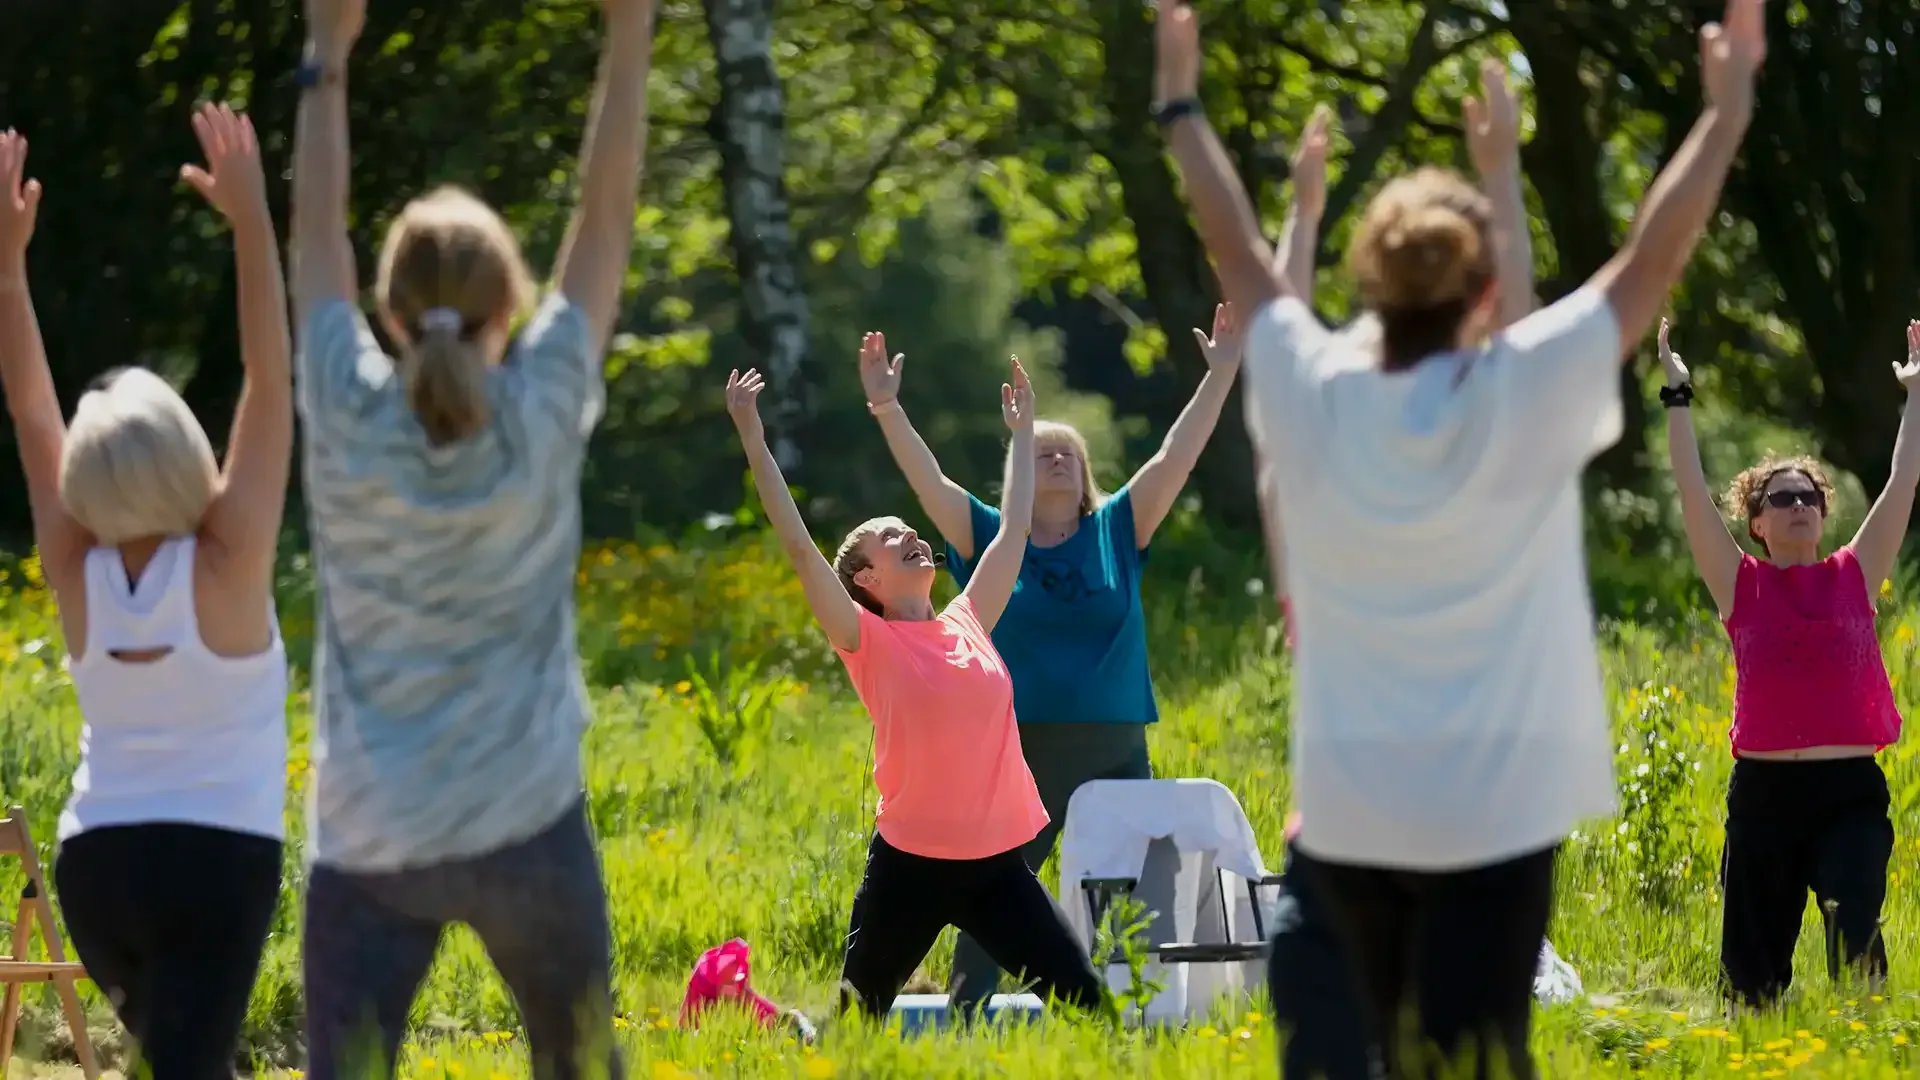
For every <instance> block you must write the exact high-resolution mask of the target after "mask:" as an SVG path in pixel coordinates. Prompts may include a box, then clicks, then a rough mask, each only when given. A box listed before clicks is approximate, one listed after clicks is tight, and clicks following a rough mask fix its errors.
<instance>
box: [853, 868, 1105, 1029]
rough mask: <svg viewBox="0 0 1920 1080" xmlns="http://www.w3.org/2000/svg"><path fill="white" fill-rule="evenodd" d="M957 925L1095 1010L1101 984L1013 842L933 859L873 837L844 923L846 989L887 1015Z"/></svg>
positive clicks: (1038, 988)
mask: <svg viewBox="0 0 1920 1080" xmlns="http://www.w3.org/2000/svg"><path fill="white" fill-rule="evenodd" d="M948 926H958V927H960V928H961V929H962V930H965V931H967V932H969V933H971V934H972V935H973V936H974V937H975V938H977V939H978V940H979V941H980V944H981V945H982V947H984V948H985V949H986V950H987V953H988V955H990V956H992V957H993V959H994V960H995V962H997V963H998V964H1000V965H1001V966H1003V967H1006V968H1008V969H1009V970H1013V971H1021V972H1024V973H1025V975H1026V977H1027V978H1030V979H1032V980H1033V981H1034V982H1035V984H1036V985H1035V987H1034V992H1035V993H1038V994H1039V995H1040V996H1041V997H1043V998H1044V997H1047V996H1050V995H1051V996H1053V997H1056V998H1059V999H1060V1000H1062V1001H1068V1002H1071V1003H1073V1004H1075V1005H1078V1006H1080V1007H1081V1008H1085V1009H1099V1008H1101V1007H1102V1006H1103V1004H1104V1002H1105V1000H1106V987H1105V986H1104V985H1103V984H1102V983H1101V982H1100V979H1099V977H1098V976H1096V975H1095V974H1094V971H1093V961H1092V960H1090V959H1089V958H1088V956H1087V953H1086V950H1084V949H1082V948H1081V947H1080V939H1079V938H1077V937H1075V936H1074V934H1073V929H1072V928H1071V927H1069V926H1068V925H1067V917H1066V915H1065V914H1064V913H1063V912H1062V911H1061V910H1060V905H1059V904H1056V903H1054V900H1053V895H1052V894H1051V893H1049V892H1047V889H1046V886H1044V885H1042V884H1040V879H1039V878H1037V877H1034V876H1033V871H1032V870H1029V869H1027V864H1026V862H1025V861H1024V860H1022V859H1021V858H1020V852H1019V850H1018V849H1015V850H1012V851H1005V852H1002V853H1000V854H998V855H994V856H991V857H989V858H985V859H930V858H927V857H926V856H924V855H913V854H910V853H908V852H905V851H901V850H900V849H899V848H896V847H894V846H893V845H892V844H889V843H887V842H886V841H885V840H882V839H881V838H880V834H879V833H875V834H874V836H873V842H872V844H870V845H869V846H868V848H867V868H866V873H865V874H864V875H863V876H862V877H861V879H860V890H859V891H858V892H856V893H855V894H854V897H853V916H852V918H851V919H850V920H849V921H848V927H847V953H846V967H845V971H844V974H843V975H842V981H843V983H844V984H845V986H844V988H843V989H842V991H841V1007H842V1008H843V1009H844V1008H845V1007H846V1005H847V1004H848V1000H847V998H848V995H847V989H849V988H850V989H851V991H852V994H853V996H854V997H855V998H856V999H857V1000H858V1002H859V1005H860V1008H861V1011H862V1012H864V1013H866V1014H867V1015H868V1016H870V1017H875V1018H879V1017H884V1016H886V1015H887V1011H888V1010H889V1009H891V1008H893V999H894V998H895V997H897V996H898V995H899V993H900V988H901V987H902V986H904V985H906V982H907V978H908V977H909V976H911V975H912V974H913V969H914V968H916V967H919V966H920V961H922V960H924V959H926V955H927V950H928V949H931V948H933V942H934V939H935V938H937V937H939V936H940V931H942V930H944V929H946V928H947V927H948Z"/></svg>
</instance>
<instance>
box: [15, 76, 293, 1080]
mask: <svg viewBox="0 0 1920 1080" xmlns="http://www.w3.org/2000/svg"><path fill="white" fill-rule="evenodd" d="M193 127H194V131H195V133H196V134H197V135H198V136H199V139H200V144H201V147H202V148H203V149H204V150H205V151H206V155H207V167H206V168H205V169H200V168H196V167H192V166H189V167H186V168H183V169H182V170H181V178H182V179H183V180H185V181H187V182H188V184H190V185H191V186H192V187H193V188H195V189H196V190H197V191H199V192H200V194H201V195H202V196H204V197H205V198H206V200H207V201H208V202H209V203H210V204H211V205H212V206H213V207H214V209H215V210H216V211H218V212H219V213H220V214H221V215H222V216H223V217H224V218H225V219H226V220H227V222H228V224H229V225H230V226H231V227H232V229H233V234H234V256H235V262H236V270H237V276H238V282H239V318H240V350H241V359H242V361H243V363H244V366H245V369H246V377H245V382H244V383H243V385H242V387H241V392H240V404H239V408H238V409H237V411H236V413H235V416H234V422H233V431H232V435H231V438H230V440H229V447H228V452H227V460H226V466H225V468H224V470H222V469H221V468H219V467H218V466H217V465H216V463H215V460H214V456H213V450H212V447H211V445H210V444H209V442H208V439H207V435H206V432H205V431H204V430H202V428H201V427H200V424H199V422H198V421H197V420H195V419H194V416H193V413H192V412H191V410H189V409H188V408H187V405H186V403H185V402H184V401H182V400H181V398H180V396H179V395H178V394H176V393H175V392H174V391H173V389H172V388H171V387H169V386H168V385H167V384H166V383H165V382H164V381H162V380H161V379H160V378H159V377H158V376H156V375H154V374H153V373H152V372H149V371H146V370H144V369H141V368H123V369H118V370H115V371H110V372H108V373H107V374H105V375H103V376H101V377H100V378H99V379H96V380H95V381H94V383H93V385H92V386H90V387H89V388H88V390H87V392H86V394H85V395H84V396H82V397H81V399H80V402H79V405H78V406H77V407H76V408H75V410H74V416H73V423H72V425H71V427H69V426H68V425H67V424H66V423H65V422H64V421H63V419H62V416H61V412H60V403H59V400H58V399H57V398H56V396H55V394H54V387H53V380H52V378H51V376H50V374H49V371H48V367H47V358H46V352H45V349H44V346H43V344H42V342H41V340H40V332H39V327H38V325H37V324H36V321H35V318H34V314H33V306H32V301H31V299H30V298H29V296H28V291H27V280H26V258H25V255H26V248H27V244H28V241H29V240H30V239H31V237H32V233H33V225H34V212H35V210H36V209H37V208H38V204H39V199H40V189H39V185H38V184H37V183H34V182H31V181H26V180H25V179H24V175H25V174H24V162H25V158H26V151H27V144H26V140H25V139H24V138H21V137H20V136H18V135H16V134H14V133H12V132H7V133H6V134H4V135H0V378H3V379H4V383H5V389H6V398H7V408H8V411H9V412H10V413H11V414H12V417H13V424H14V430H15V432H16V434H17V437H18V441H19V446H20V457H21V463H22V465H23V466H24V467H25V471H26V478H27V490H28V494H29V497H30V499H31V501H32V509H33V526H34V539H35V542H36V543H37V545H38V547H39V551H40V559H41V566H42V568H43V570H44V572H45V575H46V579H47V582H48V584H49V585H50V586H51V587H52V589H53V592H54V596H55V598H56V599H57V600H58V602H59V607H60V620H61V626H62V629H63V630H64V632H65V634H66V640H67V644H68V652H69V663H70V671H71V674H72V677H73V684H74V691H75V693H76V695H77V696H78V698H79V700H80V711H81V716H82V719H83V721H84V726H83V728H82V732H81V738H80V767H79V769H78V771H77V772H76V773H75V774H74V790H73V797H72V799H71V801H70V802H69V803H68V805H67V807H66V810H65V812H64V813H63V814H62V815H61V817H60V826H59V830H58V836H59V839H60V852H59V855H58V857H57V858H56V860H55V862H54V880H55V886H56V888H57V890H58V892H59V895H60V900H61V907H62V909H63V911H64V913H65V916H66V921H67V924H68V930H69V933H70V934H71V936H72V938H73V943H74V947H75V949H76V950H77V951H78V952H79V954H80V959H81V960H82V961H83V962H85V964H86V965H87V970H88V973H89V974H90V975H91V976H92V977H93V980H94V981H95V982H96V983H97V984H99V986H100V987H101V988H102V989H103V990H105V991H107V993H108V995H109V996H110V997H111V999H112V1000H113V1003H114V1006H115V1008H116V1010H117V1011H118V1012H119V1015H120V1019H121V1021H122V1023H123V1024H125V1026H126V1027H127V1029H128V1032H129V1034H131V1035H132V1036H133V1039H134V1041H135V1043H136V1044H137V1045H138V1051H139V1054H140V1056H141V1059H142V1063H143V1064H144V1065H145V1066H147V1067H148V1068H149V1069H151V1074H152V1077H153V1080H203V1078H205V1077H209V1076H230V1075H232V1071H233V1063H234V1057H235V1052H236V1049H237V1045H236V1044H237V1043H238V1041H239V1036H240V1027H241V1024H242V1022H243V1021H244V1019H245V1016H246V1007H247V999H248V998H249V996H250V995H251V993H252V989H253V981H254V977H255V975H256V974H257V971H258V968H259V963H260V952H261V949H262V948H263V946H264V945H265V943H266V938H267V933H268V931H269V929H270V928H271V925H272V922H273V915H274V910H275V908H276V906H277V904H278V900H279V893H280V860H281V845H282V840H283V838H284V825H283V822H284V812H285V800H286V787H285V785H286V754H287V740H286V695H287V660H286V651H285V649H284V647H283V646H282V644H281V641H280V634H279V630H278V627H277V625H276V623H275V619H274V611H273V595H272V586H273V560H274V550H275V546H276V543H277V541H278V539H279V533H280V522H281V514H282V509H283V506H284V503H285V499H286V486H287V473H288V467H289V460H290V458H291V456H292V451H293V446H292V442H293V388H292V377H291V374H290V372H291V351H292V350H291V346H290V344H289V334H288V329H287V315H286V310H287V309H286V289H285V285H284V283H283V280H282V275H281V270H280V257H279V251H278V246H277V243H276V241H275V238H274V230H273V221H272V218H271V216H270V215H269V213H268V210H267V202H266V186H265V180H264V177H263V174H262V170H261V166H260V154H259V146H258V143H257V141H256V140H255V137H254V133H253V128H252V125H251V124H250V123H249V122H248V121H247V119H246V118H245V117H243V116H238V115H236V114H235V113H233V111H232V110H230V109H228V108H226V107H225V106H214V105H208V106H203V107H202V108H201V109H200V110H199V111H198V112H197V113H196V115H195V116H194V118H193ZM183 875H185V876H186V877H188V878H190V880H191V883H192V887H191V888H182V887H181V882H182V880H183ZM127 1071H128V1072H129V1073H131V1071H132V1069H131V1068H129V1069H128V1070H127Z"/></svg>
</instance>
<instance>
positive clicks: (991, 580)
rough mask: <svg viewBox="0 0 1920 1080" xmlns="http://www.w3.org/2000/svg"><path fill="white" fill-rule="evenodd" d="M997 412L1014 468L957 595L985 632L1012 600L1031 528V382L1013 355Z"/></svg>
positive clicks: (1024, 559)
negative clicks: (995, 521) (992, 530)
mask: <svg viewBox="0 0 1920 1080" xmlns="http://www.w3.org/2000/svg"><path fill="white" fill-rule="evenodd" d="M1000 416H1001V418H1002V419H1004V420H1006V422H1007V428H1008V429H1009V430H1010V431H1012V432H1013V447H1012V449H1011V450H1010V451H1008V453H1009V456H1010V458H1011V460H1012V462H1013V466H1012V468H1010V469H1008V470H1007V490H1006V494H1005V495H1004V496H1003V497H1002V498H1001V500H1000V531H999V532H998V533H996V534H994V537H993V539H992V540H990V541H988V543H987V549H986V550H985V551H983V552H981V553H980V561H979V562H978V563H976V564H974V568H973V576H972V577H971V578H969V579H967V587H966V589H965V590H963V592H962V594H961V595H963V596H965V597H966V598H967V601H968V602H969V603H971V604H972V605H973V616H974V618H976V619H978V620H980V625H981V626H982V627H984V628H985V629H986V630H988V631H989V632H991V631H992V630H993V627H994V624H995V623H998V622H999V621H1000V616H1001V615H1002V614H1003V613H1004V612H1005V611H1006V610H1007V601H1009V600H1011V599H1013V587H1014V585H1015V584H1017V583H1018V582H1019V580H1020V566H1021V564H1022V563H1024V562H1025V561H1026V558H1027V536H1028V534H1029V533H1030V532H1031V531H1032V527H1033V386H1032V384H1031V383H1029V382H1028V381H1027V372H1026V369H1025V368H1023V367H1021V366H1020V361H1019V360H1018V359H1017V358H1016V359H1015V360H1014V361H1013V373H1012V382H1010V383H1003V384H1001V386H1000Z"/></svg>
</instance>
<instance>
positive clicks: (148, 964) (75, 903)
mask: <svg viewBox="0 0 1920 1080" xmlns="http://www.w3.org/2000/svg"><path fill="white" fill-rule="evenodd" d="M280 854H281V844H280V841H278V840H273V839H269V838H267V837H264V836H256V835H253V834H249V833H240V832H232V831H229V830H227V829H215V828H210V827H206V826H201V825H182V824H174V823H155V824H148V825H122V826H112V827H108V828H102V829H90V830H88V831H86V832H83V833H81V834H79V835H78V836H74V837H71V838H69V839H68V840H66V841H65V842H64V843H62V844H61V845H60V853H59V855H58V856H56V857H55V859H54V862H53V882H54V889H55V890H56V892H57V893H58V895H59V899H60V910H61V914H62V915H63V916H64V917H65V921H66V924H67V933H68V934H69V936H71V937H72V939H73V948H74V951H75V952H77V953H78V954H79V955H80V961H81V962H82V963H84V964H85V965H86V966H87V975H88V976H89V977H90V978H92V980H93V982H94V984H95V985H97V986H99V987H100V989H101V990H103V991H105V992H106V994H107V996H108V997H109V998H110V999H111V1000H112V1001H113V1007H114V1011H115V1012H116V1013H117V1014H118V1015H119V1017H120V1023H121V1024H122V1025H123V1026H125V1028H126V1029H127V1034H129V1035H130V1036H132V1037H133V1041H134V1043H135V1044H136V1045H137V1048H138V1053H139V1056H140V1061H141V1062H142V1063H143V1064H144V1065H145V1066H146V1067H147V1068H149V1069H151V1070H152V1080H231V1077H232V1076H233V1075H234V1058H235V1056H236V1054H237V1052H238V1050H239V1042H240V1029H241V1025H242V1024H244V1023H245V1022H246V1018H247V999H248V998H250V997H251V996H252V995H253V981H254V977H255V976H256V975H258V974H259V971H260V952H261V950H262V949H264V948H265V947H266V943H267V933H268V931H269V930H271V929H272V927H273V914H274V909H275V907H276V906H277V905H278V904H279V901H280ZM125 1072H126V1074H127V1075H128V1076H132V1075H134V1073H135V1069H134V1068H133V1066H132V1065H131V1064H129V1066H128V1067H127V1068H126V1070H125Z"/></svg>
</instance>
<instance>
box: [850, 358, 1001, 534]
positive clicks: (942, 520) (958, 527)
mask: <svg viewBox="0 0 1920 1080" xmlns="http://www.w3.org/2000/svg"><path fill="white" fill-rule="evenodd" d="M906 362H907V356H906V354H905V353H898V354H896V355H894V357H893V358H892V359H891V360H889V359H888V358H887V335H885V334H882V333H880V332H879V331H877V330H876V331H873V332H871V333H869V334H867V335H866V336H865V337H863V338H861V339H860V385H861V386H862V387H863V388H865V390H866V392H867V411H868V412H870V413H872V414H873V416H874V419H876V420H878V421H880V433H881V434H882V435H885V436H886V438H887V450H888V451H889V452H890V453H892V454H893V463H894V464H895V465H898V466H900V471H901V472H902V473H903V474H905V475H906V478H907V485H908V486H909V487H911V488H913V496H914V498H916V499H919V500H920V509H922V510H924V511H926V513H927V518H928V520H930V521H932V522H933V527H934V528H936V529H938V530H940V535H941V536H942V537H943V538H944V539H945V540H946V541H947V543H949V544H952V545H953V550H955V551H957V552H959V553H960V557H961V558H962V559H972V558H973V553H974V547H973V508H972V499H971V498H970V497H969V496H968V495H967V489H966V488H963V487H961V486H960V485H959V484H956V483H954V482H953V481H951V480H949V479H947V474H946V473H944V472H942V471H941V470H940V462H939V461H938V460H937V459H936V458H935V457H934V456H933V451H932V450H930V449H928V447H927V442H926V440H925V439H922V438H921V437H920V433H919V432H918V431H915V430H914V429H913V422H912V421H911V420H908V419H907V413H906V410H905V409H902V408H901V407H900V370H901V368H902V366H903V365H905V364H906Z"/></svg>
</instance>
